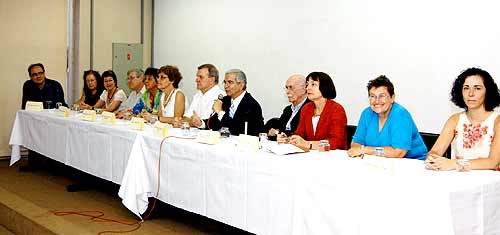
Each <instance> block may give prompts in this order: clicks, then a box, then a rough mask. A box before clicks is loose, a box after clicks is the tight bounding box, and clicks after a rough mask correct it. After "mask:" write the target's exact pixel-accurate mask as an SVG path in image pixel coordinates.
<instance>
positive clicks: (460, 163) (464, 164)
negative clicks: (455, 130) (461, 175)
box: [455, 156, 471, 172]
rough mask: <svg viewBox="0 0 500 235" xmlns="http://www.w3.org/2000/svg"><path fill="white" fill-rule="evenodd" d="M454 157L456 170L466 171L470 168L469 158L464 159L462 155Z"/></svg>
mask: <svg viewBox="0 0 500 235" xmlns="http://www.w3.org/2000/svg"><path fill="white" fill-rule="evenodd" d="M455 158H456V160H457V167H456V169H457V171H458V172H467V171H470V170H471V164H470V161H469V159H464V158H463V157H458V156H455Z"/></svg>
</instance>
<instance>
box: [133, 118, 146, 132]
mask: <svg viewBox="0 0 500 235" xmlns="http://www.w3.org/2000/svg"><path fill="white" fill-rule="evenodd" d="M130 128H131V129H133V130H138V131H142V130H144V119H143V118H138V117H133V118H132V119H131V120H130Z"/></svg>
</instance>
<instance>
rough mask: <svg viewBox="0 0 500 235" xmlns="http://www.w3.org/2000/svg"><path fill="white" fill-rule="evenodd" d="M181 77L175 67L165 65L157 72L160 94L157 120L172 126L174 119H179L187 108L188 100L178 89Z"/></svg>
mask: <svg viewBox="0 0 500 235" xmlns="http://www.w3.org/2000/svg"><path fill="white" fill-rule="evenodd" d="M181 80H182V75H181V73H180V72H179V69H178V68H177V67H175V66H171V65H165V66H162V67H161V68H160V70H159V71H158V89H160V90H161V91H162V92H163V94H161V98H160V104H159V106H158V120H159V121H160V122H166V123H170V124H173V123H174V121H175V120H176V119H181V118H182V117H183V116H184V115H185V113H186V111H187V108H188V106H189V105H188V100H187V98H186V96H185V95H184V92H183V91H181V90H180V89H179V82H180V81H181Z"/></svg>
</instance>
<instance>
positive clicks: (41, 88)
mask: <svg viewBox="0 0 500 235" xmlns="http://www.w3.org/2000/svg"><path fill="white" fill-rule="evenodd" d="M28 74H29V75H30V78H31V79H30V80H27V81H26V82H24V85H23V100H22V109H25V108H26V102H27V101H39V102H45V101H50V102H49V105H50V107H45V108H54V107H56V103H57V102H60V103H62V105H64V106H68V105H67V104H66V102H65V101H64V91H63V89H62V86H61V84H60V83H59V82H58V81H55V80H52V79H48V78H46V77H45V68H44V67H43V64H41V63H38V64H32V65H30V66H29V67H28ZM44 105H45V104H44Z"/></svg>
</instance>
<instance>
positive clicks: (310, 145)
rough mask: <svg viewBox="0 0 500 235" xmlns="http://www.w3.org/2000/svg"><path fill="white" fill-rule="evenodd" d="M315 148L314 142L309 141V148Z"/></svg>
mask: <svg viewBox="0 0 500 235" xmlns="http://www.w3.org/2000/svg"><path fill="white" fill-rule="evenodd" d="M312 148H313V144H312V142H309V150H311V149H312Z"/></svg>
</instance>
